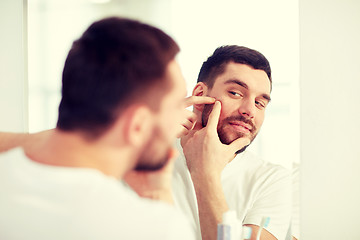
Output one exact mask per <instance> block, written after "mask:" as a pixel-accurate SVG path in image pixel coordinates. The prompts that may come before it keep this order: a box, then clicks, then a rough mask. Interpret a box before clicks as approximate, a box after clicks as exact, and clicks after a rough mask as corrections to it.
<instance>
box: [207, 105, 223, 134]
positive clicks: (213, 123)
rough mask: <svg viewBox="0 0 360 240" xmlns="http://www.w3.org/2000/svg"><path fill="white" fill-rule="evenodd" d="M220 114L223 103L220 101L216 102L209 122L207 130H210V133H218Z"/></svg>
mask: <svg viewBox="0 0 360 240" xmlns="http://www.w3.org/2000/svg"><path fill="white" fill-rule="evenodd" d="M220 112H221V103H220V102H219V101H216V102H215V104H214V107H213V109H212V111H211V113H210V115H209V119H208V122H207V128H208V129H210V131H214V132H216V133H217V126H218V123H219V118H220Z"/></svg>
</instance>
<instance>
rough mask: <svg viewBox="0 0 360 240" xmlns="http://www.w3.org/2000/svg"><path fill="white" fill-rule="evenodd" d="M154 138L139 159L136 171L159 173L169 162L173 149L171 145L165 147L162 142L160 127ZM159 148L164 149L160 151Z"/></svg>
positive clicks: (155, 130) (155, 131)
mask: <svg viewBox="0 0 360 240" xmlns="http://www.w3.org/2000/svg"><path fill="white" fill-rule="evenodd" d="M152 136H153V137H152V138H151V139H150V141H149V142H148V143H147V144H146V146H145V148H144V150H143V152H142V153H141V155H140V157H139V160H138V163H137V165H136V167H135V170H136V171H157V170H159V169H161V168H163V167H164V166H165V165H166V163H167V162H168V161H169V156H170V154H171V149H172V148H171V146H170V144H168V146H167V147H164V143H163V142H160V140H161V139H162V136H163V135H162V133H161V131H160V129H159V127H156V128H155V129H154V132H153V134H152ZM159 147H162V149H159Z"/></svg>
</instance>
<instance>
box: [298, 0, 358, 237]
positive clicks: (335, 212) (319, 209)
mask: <svg viewBox="0 0 360 240" xmlns="http://www.w3.org/2000/svg"><path fill="white" fill-rule="evenodd" d="M359 13H360V2H359V1H356V0H353V1H351V0H331V1H322V0H300V80H301V100H300V101H301V155H302V158H301V165H302V166H301V225H302V226H301V236H302V237H301V238H302V239H304V240H308V239H346V240H347V239H360V228H359V223H360V220H359V216H360V205H359V204H360V186H359V185H360V174H359V173H360V147H359V142H360V141H359V136H360V127H359V125H360V99H359V98H360V97H359V95H360V14H359Z"/></svg>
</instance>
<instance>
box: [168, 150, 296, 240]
mask: <svg viewBox="0 0 360 240" xmlns="http://www.w3.org/2000/svg"><path fill="white" fill-rule="evenodd" d="M178 147H179V146H178ZM179 152H180V157H179V158H178V159H177V161H176V162H175V169H174V177H173V189H174V198H175V205H176V206H178V207H179V208H180V209H181V210H182V211H183V212H184V213H185V214H186V215H187V216H188V217H189V219H191V223H192V226H193V227H194V229H195V231H196V232H197V239H199V240H200V239H201V231H200V224H199V216H198V206H197V200H196V195H195V189H194V186H193V183H192V180H191V176H190V173H189V171H188V168H187V166H186V160H185V157H184V155H183V153H182V149H180V150H179ZM221 181H222V187H223V191H224V194H225V198H226V201H227V204H228V207H229V209H230V210H234V211H236V213H237V217H238V219H239V220H241V221H242V223H243V224H254V225H260V223H261V220H262V218H263V217H270V223H269V225H268V227H266V230H268V231H269V232H270V233H271V234H273V235H274V236H275V237H276V238H277V239H279V240H283V239H285V237H286V233H287V231H288V228H289V223H290V217H291V177H290V171H288V170H287V169H285V168H283V167H281V166H277V165H274V164H271V163H267V162H264V161H262V160H261V159H259V158H257V157H256V156H255V155H253V154H252V153H250V152H248V151H245V152H243V153H241V154H239V155H238V156H237V157H235V159H234V160H232V161H231V162H230V163H229V164H227V166H226V167H225V168H224V170H223V172H222V175H221Z"/></svg>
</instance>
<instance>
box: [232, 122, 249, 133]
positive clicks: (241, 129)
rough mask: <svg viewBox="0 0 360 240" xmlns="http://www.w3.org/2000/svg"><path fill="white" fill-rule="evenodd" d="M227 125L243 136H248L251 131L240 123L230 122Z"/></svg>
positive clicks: (246, 125) (244, 124) (247, 126)
mask: <svg viewBox="0 0 360 240" xmlns="http://www.w3.org/2000/svg"><path fill="white" fill-rule="evenodd" d="M229 125H230V126H231V127H233V128H234V129H235V130H236V131H238V132H241V133H244V134H249V133H251V131H252V127H251V126H250V125H249V124H246V123H244V122H242V121H230V122H229Z"/></svg>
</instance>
